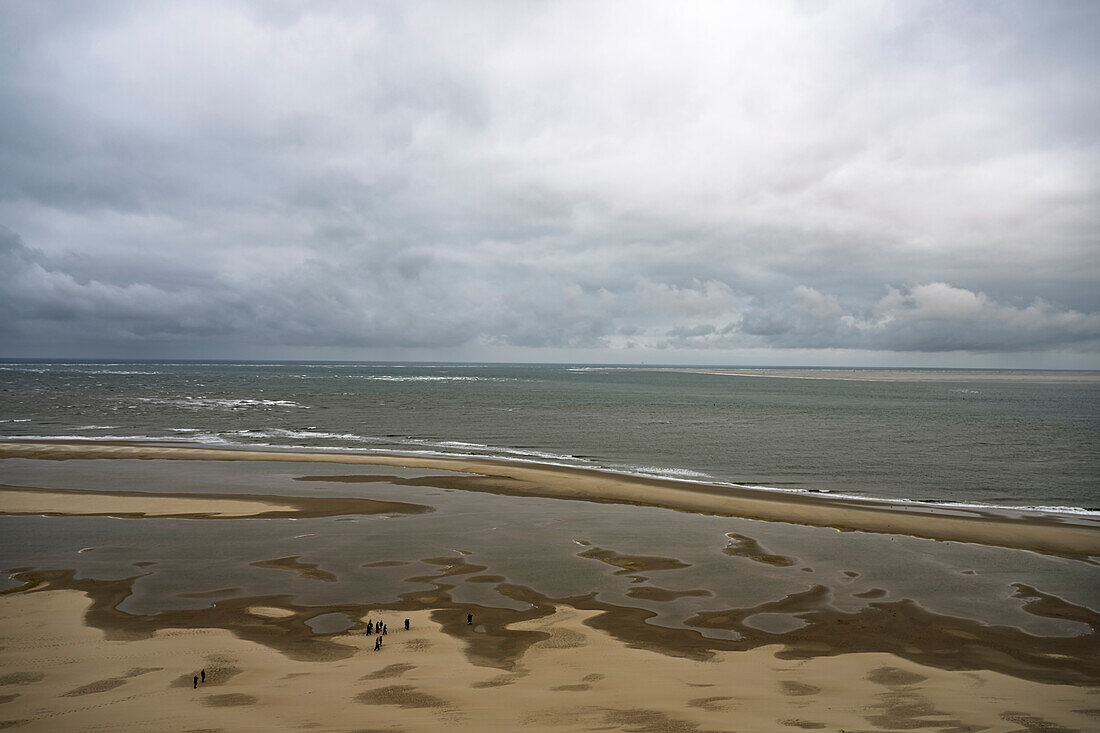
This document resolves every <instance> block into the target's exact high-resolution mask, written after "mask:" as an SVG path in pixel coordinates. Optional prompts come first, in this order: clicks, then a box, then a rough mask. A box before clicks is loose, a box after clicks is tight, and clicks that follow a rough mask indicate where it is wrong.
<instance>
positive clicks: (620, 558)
mask: <svg viewBox="0 0 1100 733" xmlns="http://www.w3.org/2000/svg"><path fill="white" fill-rule="evenodd" d="M577 557H584V558H588V559H590V560H599V561H600V562H602V563H604V564H606V565H611V566H612V567H616V568H620V570H619V572H617V573H615V574H616V575H629V574H630V573H637V572H649V571H652V570H679V569H680V568H689V567H691V565H690V564H689V563H686V562H681V561H680V560H677V559H676V558H674V557H655V556H651V555H624V554H622V553H619V552H615V551H614V550H605V549H603V548H600V547H590V548H588V549H587V550H584V551H583V552H578V553H577Z"/></svg>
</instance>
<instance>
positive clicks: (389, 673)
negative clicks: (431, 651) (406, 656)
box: [359, 664, 416, 680]
mask: <svg viewBox="0 0 1100 733" xmlns="http://www.w3.org/2000/svg"><path fill="white" fill-rule="evenodd" d="M413 669H416V665H415V664H390V665H388V666H385V667H383V668H382V669H380V670H378V671H376V672H371V673H370V674H365V675H363V676H362V677H360V678H359V679H361V680H385V679H391V678H393V677H400V676H401V675H403V674H405V673H406V672H408V671H410V670H413Z"/></svg>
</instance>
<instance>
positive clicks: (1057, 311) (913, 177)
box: [0, 2, 1100, 366]
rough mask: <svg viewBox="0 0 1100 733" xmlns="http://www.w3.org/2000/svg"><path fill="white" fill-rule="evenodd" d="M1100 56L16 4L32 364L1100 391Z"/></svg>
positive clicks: (1034, 21) (1007, 16)
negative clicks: (1073, 377)
mask: <svg viewBox="0 0 1100 733" xmlns="http://www.w3.org/2000/svg"><path fill="white" fill-rule="evenodd" d="M1098 20H1100V11H1098V10H1097V9H1096V8H1095V7H1094V6H1093V5H1092V4H1090V3H1081V4H1074V3H1059V4H1057V5H1054V6H1048V5H1044V6H1036V5H1031V4H1014V3H1003V2H999V3H977V4H969V5H967V6H965V7H960V6H958V4H953V3H927V4H921V3H911V4H904V5H898V4H894V3H881V4H880V3H873V2H869V3H840V4H835V5H834V4H830V3H818V2H791V3H767V4H760V3H756V4H743V5H742V4H736V3H716V4H704V3H692V4H667V3H666V4H652V5H645V4H637V3H624V4H617V3H600V4H591V3H588V4H585V3H536V4H521V5H518V6H517V5H514V4H495V3H485V4H481V3H461V4H457V3H439V4H431V3H427V4H415V5H409V4H402V3H395V4H389V3H375V4H364V3H347V4H345V3H335V2H334V3H327V4H324V5H323V6H320V7H312V8H308V9H307V8H302V7H299V6H298V5H297V4H287V5H282V4H278V3H255V4H251V3H246V2H237V3H224V2H222V3H172V4H154V3H135V4H125V3H105V4H103V5H98V4H94V3H81V4H79V5H76V6H48V5H42V4H36V3H15V2H10V3H4V6H3V12H0V48H3V49H5V50H4V51H2V52H0V224H2V225H3V226H4V228H3V229H2V230H0V258H2V261H0V343H3V344H4V346H3V349H2V351H3V352H6V355H12V356H14V355H35V354H67V355H72V356H80V355H82V354H87V355H97V356H98V355H108V354H113V355H117V356H159V355H172V356H186V355H194V356H200V357H206V356H250V355H255V356H283V357H300V358H311V357H314V356H322V355H327V356H336V357H346V358H405V357H406V356H408V355H415V356H420V357H422V358H439V359H446V358H487V359H492V358H496V357H499V356H501V355H505V356H508V357H510V358H532V359H537V358H542V357H545V356H564V357H568V358H574V359H583V360H588V361H616V360H634V359H636V358H637V356H636V355H637V354H644V355H648V356H649V357H650V358H658V359H662V360H665V361H678V360H687V361H692V360H699V359H700V358H703V357H704V356H705V357H706V360H708V361H722V360H724V359H731V358H738V357H746V355H751V358H752V359H754V360H758V361H766V362H771V363H782V362H785V361H791V360H792V359H793V360H798V361H806V360H810V361H814V360H815V355H818V356H820V355H824V354H826V353H828V351H829V350H843V351H844V353H846V354H854V355H855V356H853V358H859V356H858V355H859V354H863V355H864V356H866V355H875V354H877V355H879V356H877V357H875V358H880V359H881V358H887V359H889V358H891V357H889V355H890V354H894V355H895V357H894V358H896V359H897V360H900V361H902V362H904V361H905V360H906V359H911V357H912V355H913V354H915V353H916V354H919V353H926V354H930V355H933V356H934V355H937V354H938V355H941V357H942V358H945V359H947V358H949V356H947V355H946V352H951V353H952V354H955V355H960V354H961V355H966V354H970V355H979V356H978V357H975V358H980V355H983V354H999V355H1005V354H1008V355H1011V354H1027V355H1034V354H1042V353H1046V354H1048V355H1054V356H1052V357H1050V358H1052V359H1054V362H1055V363H1058V359H1064V360H1066V363H1067V364H1068V363H1072V364H1074V365H1081V364H1085V365H1089V364H1090V363H1091V364H1093V365H1098V366H1100V363H1098V362H1097V359H1096V355H1097V353H1098V352H1100V288H1097V287H1096V284H1097V282H1100V241H1098V239H1100V236H1098V232H1100V213H1098V207H1097V202H1098V201H1100V195H1098V194H1100V185H1098V179H1097V171H1098V170H1100V166H1098V164H1100V144H1098V143H1100V139H1098V133H1097V130H1100V97H1098V94H1097V92H1096V87H1095V79H1096V78H1097V76H1098V72H1100V63H1098V61H1100V54H1098V52H1097V51H1096V49H1095V44H1094V42H1093V41H1094V38H1093V37H1092V31H1091V30H1090V29H1092V28H1095V27H1096V25H1097V21H1098ZM936 358H940V357H936ZM950 358H954V357H950ZM1007 358H1008V359H1009V362H1011V358H1012V357H1011V356H1010V357H1007ZM1021 358H1023V357H1021ZM1027 358H1031V356H1028V357H1027ZM1044 363H1049V359H1048V360H1047V361H1045V362H1044Z"/></svg>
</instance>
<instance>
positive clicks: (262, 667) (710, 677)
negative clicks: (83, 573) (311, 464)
mask: <svg viewBox="0 0 1100 733" xmlns="http://www.w3.org/2000/svg"><path fill="white" fill-rule="evenodd" d="M41 582H42V583H43V585H40V586H38V588H37V589H36V590H31V591H22V592H17V593H8V594H5V595H3V596H0V629H2V639H0V646H2V647H3V648H2V649H0V669H2V670H3V672H2V673H0V726H2V727H4V728H11V729H14V730H27V731H56V730H79V729H90V728H92V727H96V728H100V727H102V728H109V729H111V730H119V731H144V730H154V729H156V730H188V729H190V730H198V729H206V730H227V731H228V730H234V731H236V730H290V729H308V728H318V729H324V730H348V731H350V730H363V729H364V727H366V728H369V729H371V730H391V731H394V730H454V731H480V730H518V729H529V730H566V731H580V730H592V729H603V730H644V731H661V730H682V731H690V730H732V729H736V730H785V729H796V730H797V729H803V730H813V729H818V730H844V729H847V730H853V729H854V730H870V729H877V730H883V729H885V730H907V729H914V728H933V729H937V730H989V731H1018V730H1020V729H1021V728H1023V729H1027V730H1089V729H1095V728H1096V726H1097V725H1098V724H1100V711H1098V708H1100V706H1098V705H1096V702H1095V701H1096V695H1095V692H1096V688H1095V687H1082V686H1077V685H1070V684H1052V683H1042V682H1037V681H1032V680H1028V679H1023V678H1020V677H1016V676H1009V675H1006V674H1000V673H997V672H992V671H986V670H970V671H952V670H945V669H941V668H936V667H931V666H926V665H922V664H918V663H915V662H912V661H909V660H906V659H902V658H899V657H897V656H894V655H891V654H888V653H882V652H863V653H850V654H844V655H840V656H815V657H810V658H807V657H799V656H791V655H790V654H789V649H787V648H785V647H784V646H781V645H763V646H758V647H755V648H753V649H750V650H746V651H716V652H713V653H712V654H711V655H710V656H708V657H705V658H699V657H695V656H691V655H672V654H663V653H659V651H657V650H654V649H651V648H647V647H645V646H644V645H639V644H634V643H631V642H629V641H626V640H624V639H623V638H622V637H621V636H619V635H616V634H614V633H610V632H608V631H607V630H605V629H602V628H601V627H602V626H603V625H604V624H602V623H601V621H600V619H601V617H602V616H605V615H606V614H605V612H603V611H601V610H599V609H585V608H578V607H574V606H570V605H567V604H557V605H554V606H552V607H540V608H539V610H538V612H537V613H527V614H520V615H519V616H516V617H515V618H514V620H509V621H508V622H507V623H506V624H505V625H504V626H503V627H501V626H498V624H499V623H500V621H502V620H504V619H502V618H485V619H483V618H482V617H481V616H482V614H480V613H479V612H478V611H477V610H475V625H473V626H466V625H465V623H464V616H460V615H459V613H457V612H456V609H446V608H444V609H437V610H432V609H431V608H425V609H423V610H407V611H404V610H403V611H400V612H397V611H393V610H377V609H376V610H372V611H369V612H367V613H366V614H363V615H362V616H361V617H360V619H361V620H362V619H365V618H366V617H370V618H371V619H373V620H378V619H379V618H383V619H385V620H386V621H387V624H388V625H389V627H390V629H391V630H390V633H389V634H388V635H387V636H385V637H384V640H385V641H384V644H383V647H382V650H381V651H378V652H375V651H374V650H373V648H374V639H373V637H368V636H366V635H364V634H363V632H362V631H361V630H357V629H353V630H352V631H351V632H350V633H338V634H330V635H324V636H318V637H316V640H315V641H313V642H312V643H313V644H316V645H318V646H319V647H321V648H325V649H332V650H333V651H332V653H328V654H318V655H302V654H295V653H293V651H294V647H293V645H284V646H280V645H279V644H265V643H257V641H255V640H251V639H249V638H248V636H247V634H243V633H241V632H240V630H235V631H233V632H230V631H228V630H225V629H223V628H217V627H216V626H209V625H205V624H204V623H203V621H204V617H203V616H201V615H200V616H196V617H194V618H193V619H192V623H191V624H190V625H189V626H187V627H183V628H177V627H172V626H168V627H159V628H158V627H149V628H147V629H145V630H144V632H142V633H138V632H136V631H133V630H131V632H130V633H125V632H124V631H123V629H124V627H125V624H124V623H118V619H115V621H116V623H114V624H111V623H107V624H101V623H100V622H102V621H103V619H104V616H103V611H104V605H105V604H106V605H109V601H108V600H107V599H106V598H105V597H103V594H104V593H108V591H109V588H110V584H100V585H98V586H96V588H98V590H95V589H92V590H90V591H81V590H78V589H67V590H66V589H62V588H63V587H64V586H65V585H66V581H65V579H64V578H63V577H61V576H57V577H54V578H53V579H42V580H41ZM73 582H76V583H79V581H73ZM93 585H94V584H93ZM114 590H115V591H116V596H117V591H118V588H117V587H116V588H114ZM108 594H109V593H108ZM262 602H263V603H267V604H268V605H242V606H241V608H240V610H241V611H246V610H250V611H251V613H250V614H248V615H247V617H248V618H249V619H251V621H250V623H251V624H252V625H253V626H254V627H256V628H263V627H271V628H270V630H269V631H268V632H266V633H270V634H272V635H273V636H278V635H279V633H278V632H279V631H280V630H282V631H283V632H286V630H287V629H290V628H292V626H293V623H294V622H295V621H296V620H298V618H299V612H300V610H299V609H293V608H284V607H282V606H280V605H279V604H278V602H277V601H276V600H274V599H266V600H265V601H262ZM242 603H244V600H243V599H242ZM429 605H430V604H429ZM97 608H98V610H97ZM314 611H316V609H315V610H314ZM486 614H488V611H486ZM217 617H218V611H216V610H214V609H211V610H210V612H209V613H207V614H206V615H205V620H210V621H216V620H217ZM243 617H244V614H242V618H243ZM404 618H410V619H411V621H412V629H411V630H410V631H408V632H406V631H404V629H403V624H402V623H401V622H402V620H403V619H404ZM485 622H488V624H489V625H488V627H485V626H484V623H485ZM502 630H506V631H507V632H508V633H509V634H511V635H513V636H514V637H516V638H519V639H522V642H523V643H522V644H521V646H522V653H521V654H519V655H518V656H517V655H516V654H515V652H516V648H515V646H514V645H509V644H494V643H492V642H491V641H478V642H473V639H474V638H475V637H479V636H481V637H493V636H494V635H496V634H497V633H500V632H501V631H502ZM298 633H299V635H301V636H302V638H303V639H304V638H305V636H304V632H301V631H299V632H298ZM286 635H287V634H286V633H284V634H283V636H286ZM285 641H286V640H285V639H284V642H285ZM303 643H309V642H305V641H303ZM473 646H477V647H478V652H477V653H476V654H472V653H471V648H472V647H473ZM200 669H205V670H206V673H207V681H206V682H205V683H203V684H200V685H199V689H197V690H196V689H192V677H193V675H195V674H197V673H198V672H199V670H200ZM1094 683H1095V681H1094Z"/></svg>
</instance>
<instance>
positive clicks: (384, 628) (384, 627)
mask: <svg viewBox="0 0 1100 733" xmlns="http://www.w3.org/2000/svg"><path fill="white" fill-rule="evenodd" d="M385 635H386V625H385V624H382V636H385Z"/></svg>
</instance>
